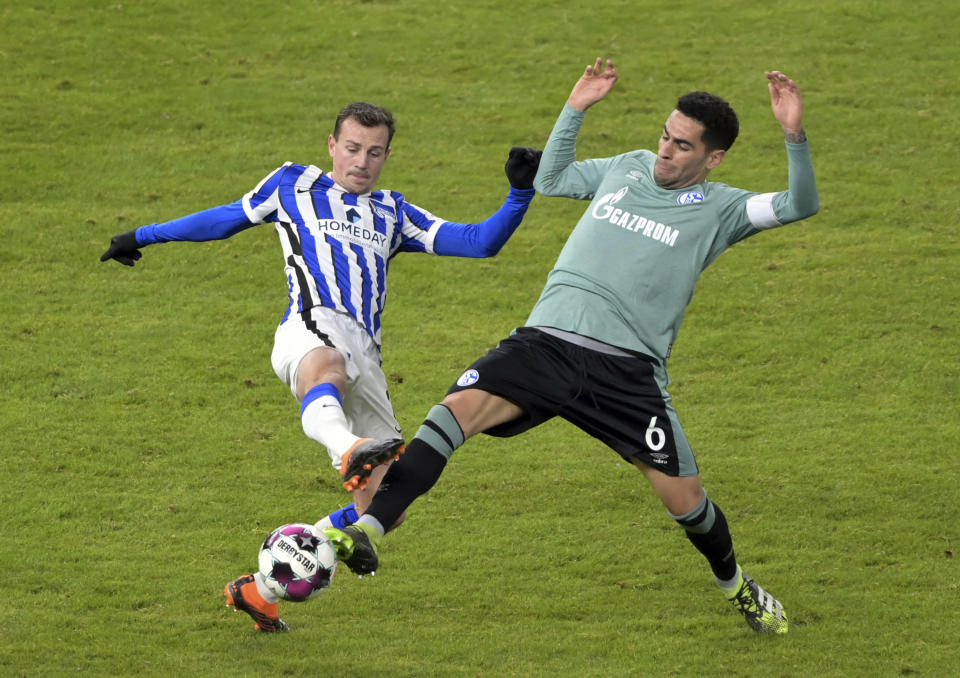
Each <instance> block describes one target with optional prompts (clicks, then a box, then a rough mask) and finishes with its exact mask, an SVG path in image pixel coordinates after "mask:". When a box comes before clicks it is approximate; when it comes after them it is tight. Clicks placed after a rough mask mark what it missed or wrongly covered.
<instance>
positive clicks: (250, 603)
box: [223, 574, 290, 633]
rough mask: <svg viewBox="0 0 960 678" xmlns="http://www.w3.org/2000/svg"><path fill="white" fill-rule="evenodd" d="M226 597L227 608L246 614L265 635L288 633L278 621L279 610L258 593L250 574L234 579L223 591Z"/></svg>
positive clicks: (280, 621)
mask: <svg viewBox="0 0 960 678" xmlns="http://www.w3.org/2000/svg"><path fill="white" fill-rule="evenodd" d="M223 592H224V593H225V594H226V596H227V607H229V606H231V605H232V606H233V608H234V609H235V610H241V611H243V612H246V613H247V614H249V615H250V616H251V617H253V621H254V622H256V625H257V628H258V629H260V630H261V631H264V632H266V633H274V632H276V631H289V630H290V627H289V626H287V624H286V623H285V622H284V621H283V620H282V619H280V608H279V606H278V605H277V604H276V603H268V602H267V601H266V600H264V598H263V596H261V595H260V592H259V591H257V583H256V582H255V581H254V580H253V575H252V574H247V575H244V576H242V577H238V578H237V579H234V580H233V581H232V582H230V583H229V584H227V586H226V587H225V588H224V589H223Z"/></svg>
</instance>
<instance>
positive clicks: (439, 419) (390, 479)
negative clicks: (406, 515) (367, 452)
mask: <svg viewBox="0 0 960 678" xmlns="http://www.w3.org/2000/svg"><path fill="white" fill-rule="evenodd" d="M463 443H464V436H463V431H462V430H461V429H460V425H459V424H458V423H457V420H456V418H455V417H454V416H453V413H452V412H451V411H450V410H449V408H447V407H446V406H444V405H434V406H433V408H432V409H431V410H430V412H429V413H428V414H427V418H426V419H425V420H424V422H423V424H422V425H421V426H420V429H419V430H418V431H417V435H416V436H414V438H413V440H411V441H410V444H409V445H407V450H406V452H405V453H404V455H403V456H402V457H401V458H400V459H399V460H397V461H395V462H394V463H393V464H391V465H390V469H389V470H388V471H387V473H386V475H385V476H384V477H383V481H382V482H381V483H380V489H379V490H378V491H377V493H376V494H375V495H374V496H373V500H372V501H371V503H370V506H369V508H367V510H366V512H365V515H368V516H373V517H374V518H376V519H377V520H378V521H379V522H380V524H381V525H382V526H392V525H394V524H396V523H397V519H398V518H399V517H400V516H401V515H403V512H404V510H406V508H407V506H409V505H410V504H412V503H413V501H414V500H415V499H416V498H417V497H419V496H420V495H421V494H424V493H426V492H428V491H429V490H430V488H431V487H433V485H434V483H436V482H437V479H438V478H439V477H440V474H441V473H443V469H444V467H445V466H446V465H447V460H448V459H449V458H450V456H451V455H452V454H453V452H454V450H456V449H457V448H458V447H460V446H461V445H463Z"/></svg>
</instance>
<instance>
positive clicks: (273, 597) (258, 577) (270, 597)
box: [253, 572, 280, 603]
mask: <svg viewBox="0 0 960 678" xmlns="http://www.w3.org/2000/svg"><path fill="white" fill-rule="evenodd" d="M253 583H254V584H256V585H257V593H259V594H260V595H261V596H263V599H264V600H265V601H267V602H268V603H276V602H278V601H279V600H280V597H279V596H277V594H275V593H274V592H273V591H271V590H270V589H269V588H267V582H265V581H264V580H263V575H262V574H260V573H259V572H255V573H254V575H253Z"/></svg>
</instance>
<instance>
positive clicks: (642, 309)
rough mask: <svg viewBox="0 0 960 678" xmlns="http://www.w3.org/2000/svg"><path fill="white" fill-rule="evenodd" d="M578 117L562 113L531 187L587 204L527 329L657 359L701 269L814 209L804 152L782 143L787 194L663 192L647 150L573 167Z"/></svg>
mask: <svg viewBox="0 0 960 678" xmlns="http://www.w3.org/2000/svg"><path fill="white" fill-rule="evenodd" d="M583 117H584V114H583V112H580V111H576V110H574V109H573V108H570V107H569V106H565V107H564V110H563V112H562V113H561V115H560V118H559V119H558V120H557V123H556V125H555V126H554V129H553V132H552V133H551V134H550V139H549V140H548V142H547V145H546V147H545V148H544V152H543V157H542V158H541V161H540V170H539V172H538V173H537V178H536V181H535V183H534V187H535V188H536V189H537V190H538V191H539V192H540V193H542V194H544V195H552V196H565V197H570V198H577V199H581V200H590V205H589V207H588V208H587V210H586V211H585V212H584V213H583V216H582V217H581V218H580V221H579V222H578V223H577V225H576V227H575V228H574V230H573V232H572V233H571V234H570V237H569V238H568V239H567V242H566V244H565V245H564V247H563V249H562V251H561V252H560V256H559V258H558V259H557V262H556V264H555V265H554V268H553V270H552V271H551V272H550V274H549V276H548V278H547V284H546V286H545V287H544V289H543V292H542V293H541V295H540V299H539V301H538V302H537V303H536V305H535V306H534V308H533V310H532V311H531V313H530V316H529V318H528V319H527V323H526V324H527V325H528V326H539V327H554V328H557V329H561V330H566V331H568V332H575V333H577V334H580V335H584V336H587V337H592V338H594V339H598V340H600V341H603V342H605V343H607V344H611V345H613V346H619V347H621V348H624V349H627V350H630V351H637V352H640V353H645V354H647V355H650V356H653V357H655V358H658V359H660V360H661V361H665V360H666V358H667V356H668V355H669V354H670V348H671V346H672V345H673V342H674V340H675V339H676V336H677V332H678V331H679V328H680V323H681V321H682V320H683V315H684V312H685V310H686V308H687V305H688V304H689V303H690V299H691V297H692V296H693V288H694V284H695V283H696V281H697V278H698V277H699V275H700V272H701V271H703V270H704V269H705V268H706V267H707V266H708V265H709V264H710V263H711V262H712V261H713V260H714V259H716V258H717V257H718V256H719V255H720V254H721V253H722V252H723V251H724V250H725V249H727V248H728V247H730V246H731V245H733V244H734V243H736V242H738V241H740V240H743V239H744V238H747V237H749V236H751V235H754V234H755V233H758V232H760V231H761V230H764V229H768V228H772V227H775V226H780V225H782V224H786V223H789V222H792V221H797V220H799V219H803V218H804V217H807V216H810V215H812V214H814V213H816V211H817V209H818V198H817V189H816V183H815V181H814V177H813V166H812V163H811V161H810V152H809V149H808V146H807V144H806V143H803V144H787V156H788V161H789V176H790V179H789V189H788V190H786V191H782V192H779V193H762V194H761V193H753V192H750V191H745V190H742V189H739V188H733V187H730V186H727V185H725V184H721V183H716V182H711V181H708V182H704V183H701V184H695V185H693V186H687V187H685V188H681V189H676V190H670V189H665V188H661V187H660V186H658V185H657V184H656V182H655V181H654V178H653V165H654V161H655V160H656V157H657V156H656V154H654V153H652V152H650V151H646V150H638V151H631V152H629V153H624V154H622V155H618V156H615V157H612V158H603V159H592V160H585V161H581V162H577V161H576V148H575V144H576V137H577V133H578V131H579V129H580V125H581V123H582V122H583Z"/></svg>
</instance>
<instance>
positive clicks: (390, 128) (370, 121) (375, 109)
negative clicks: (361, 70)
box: [333, 101, 397, 146]
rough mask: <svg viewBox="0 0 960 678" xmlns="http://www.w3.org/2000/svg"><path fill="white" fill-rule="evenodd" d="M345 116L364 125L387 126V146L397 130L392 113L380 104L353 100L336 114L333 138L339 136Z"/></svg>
mask: <svg viewBox="0 0 960 678" xmlns="http://www.w3.org/2000/svg"><path fill="white" fill-rule="evenodd" d="M347 118H353V119H354V120H356V121H357V122H359V123H360V124H361V125H363V126H364V127H378V126H380V125H386V126H387V135H388V136H387V146H390V142H391V141H392V140H393V134H394V132H396V131H397V125H396V123H395V122H394V120H393V114H392V113H391V112H390V111H388V110H387V109H385V108H383V107H382V106H374V105H373V104H368V103H366V102H365V101H355V102H353V103H352V104H347V105H346V106H344V107H343V110H341V111H340V114H339V115H338V116H337V122H336V124H334V126H333V138H334V139H339V138H340V126H341V125H342V124H343V121H344V120H346V119H347Z"/></svg>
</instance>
